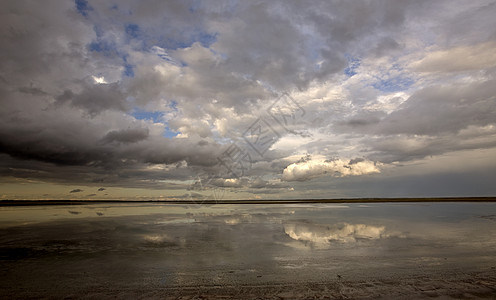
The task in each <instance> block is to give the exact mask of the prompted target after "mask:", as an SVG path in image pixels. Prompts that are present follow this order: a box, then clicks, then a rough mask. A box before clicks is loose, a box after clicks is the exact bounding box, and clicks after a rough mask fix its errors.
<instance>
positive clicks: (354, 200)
mask: <svg viewBox="0 0 496 300" xmlns="http://www.w3.org/2000/svg"><path fill="white" fill-rule="evenodd" d="M394 202H496V197H430V198H343V199H285V200H196V201H193V200H0V207H1V206H36V205H87V204H103V203H105V204H113V203H115V204H117V203H120V204H145V203H146V204H197V205H200V204H203V205H214V204H304V203H308V204H315V203H394Z"/></svg>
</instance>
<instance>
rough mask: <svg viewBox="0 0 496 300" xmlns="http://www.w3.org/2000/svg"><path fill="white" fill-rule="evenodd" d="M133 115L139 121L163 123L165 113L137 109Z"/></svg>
mask: <svg viewBox="0 0 496 300" xmlns="http://www.w3.org/2000/svg"><path fill="white" fill-rule="evenodd" d="M131 115H132V116H133V117H135V118H136V119H138V120H151V121H153V123H160V122H163V116H164V113H163V112H161V111H145V110H140V109H135V110H134V111H133V112H132V113H131Z"/></svg>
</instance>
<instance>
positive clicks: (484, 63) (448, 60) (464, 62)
mask: <svg viewBox="0 0 496 300" xmlns="http://www.w3.org/2000/svg"><path fill="white" fill-rule="evenodd" d="M495 48H496V42H493V41H492V42H488V43H482V44H478V45H470V46H459V47H455V48H451V49H447V50H439V51H433V52H429V53H427V54H426V56H425V57H424V58H422V59H421V60H420V61H416V62H413V63H412V64H411V67H412V68H413V69H414V70H415V71H419V72H435V73H437V72H463V71H473V70H480V69H485V68H491V67H494V66H496V54H495V52H494V49H495ZM460 57H463V59H460Z"/></svg>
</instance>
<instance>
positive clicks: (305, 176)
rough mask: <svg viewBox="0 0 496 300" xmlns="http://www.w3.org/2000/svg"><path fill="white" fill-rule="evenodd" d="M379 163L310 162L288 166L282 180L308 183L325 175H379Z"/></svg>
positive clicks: (358, 160)
mask: <svg viewBox="0 0 496 300" xmlns="http://www.w3.org/2000/svg"><path fill="white" fill-rule="evenodd" d="M379 172H380V169H379V167H378V165H377V163H374V162H372V161H367V160H364V159H355V160H343V159H334V160H322V159H320V160H308V161H303V162H297V163H293V164H290V165H289V166H287V167H286V168H285V169H284V171H283V173H282V179H283V180H285V181H306V180H310V179H312V178H316V177H321V176H324V175H327V176H334V177H344V176H359V175H366V174H373V173H379Z"/></svg>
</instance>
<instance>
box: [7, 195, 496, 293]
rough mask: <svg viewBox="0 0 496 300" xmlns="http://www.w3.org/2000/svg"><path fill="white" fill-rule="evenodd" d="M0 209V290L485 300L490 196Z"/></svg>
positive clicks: (492, 256)
mask: <svg viewBox="0 0 496 300" xmlns="http://www.w3.org/2000/svg"><path fill="white" fill-rule="evenodd" d="M0 214H1V215H2V217H3V218H2V221H1V222H0V277H1V283H0V297H1V298H9V299H12V298H14V299H15V298H18V299H21V298H22V299H25V298H93V299H101V298H114V299H115V298H118V299H139V298H143V299H144V298H156V299H164V298H165V299H295V298H301V299H412V298H413V299H428V298H433V297H434V298H437V299H460V298H466V299H472V298H476V299H477V298H481V299H484V298H485V299H494V298H495V297H496V203H452V202H450V203H346V204H344V203H342V204H330V203H328V204H324V203H317V204H309V203H303V204H302V203H300V204H298V203H294V204H281V205H276V206H274V205H264V204H258V205H227V204H226V205H209V206H208V205H173V204H167V205H163V204H129V203H127V204H108V203H99V204H90V205H87V204H84V205H78V206H74V205H68V206H64V205H57V206H36V207H2V208H1V210H0Z"/></svg>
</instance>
